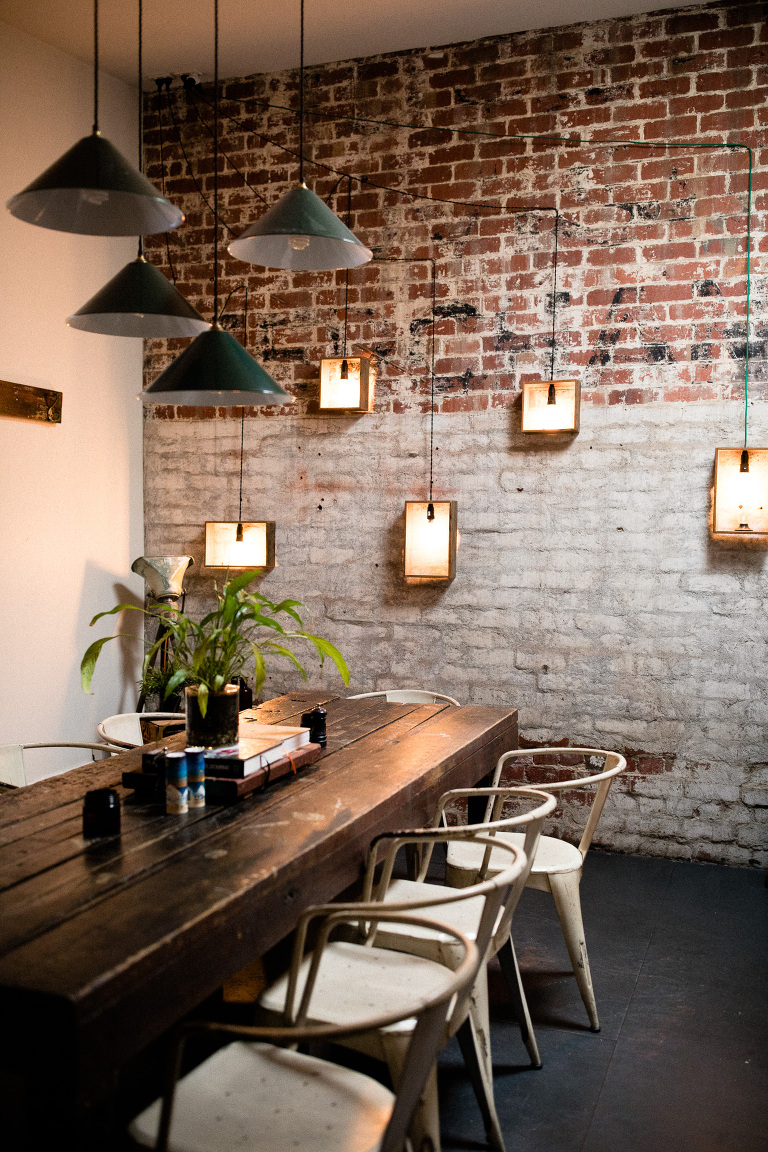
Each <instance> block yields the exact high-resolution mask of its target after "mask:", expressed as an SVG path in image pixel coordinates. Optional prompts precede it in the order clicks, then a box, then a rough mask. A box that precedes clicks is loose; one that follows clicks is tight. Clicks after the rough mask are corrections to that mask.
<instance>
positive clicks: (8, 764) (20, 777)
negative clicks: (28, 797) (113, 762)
mask: <svg viewBox="0 0 768 1152" xmlns="http://www.w3.org/2000/svg"><path fill="white" fill-rule="evenodd" d="M27 748H90V749H91V750H92V751H98V752H106V753H107V754H108V755H110V756H114V755H115V754H116V753H117V752H122V751H123V749H122V748H117V747H115V746H114V745H113V744H73V743H70V742H61V741H57V742H55V743H47V742H46V743H43V744H0V785H4V786H6V787H9V788H23V787H24V786H25V785H26V783H27V770H26V767H25V764H24V751H25V749H27ZM92 759H94V760H95V759H96V757H95V756H94V757H92Z"/></svg>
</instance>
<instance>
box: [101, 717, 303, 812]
mask: <svg viewBox="0 0 768 1152" xmlns="http://www.w3.org/2000/svg"><path fill="white" fill-rule="evenodd" d="M322 751H323V750H322V748H321V747H320V745H319V744H312V743H310V740H309V728H295V727H289V726H287V725H278V724H260V723H258V722H257V721H254V720H250V719H249V718H248V717H246V723H243V718H242V717H241V723H240V740H239V742H238V744H237V745H236V746H235V747H233V748H216V749H212V750H211V751H210V752H206V753H205V794H206V800H207V802H208V803H210V804H231V803H233V801H235V800H239V799H241V798H242V797H243V796H248V795H250V793H251V792H255V791H256V789H257V788H263V787H266V785H267V784H269V783H270V781H273V780H279V779H280V777H281V776H288V775H290V774H291V773H295V772H296V771H297V770H298V769H299V768H304V767H305V766H306V765H307V764H313V763H314V761H315V760H317V759H318V758H319V757H320V755H321V754H322ZM123 784H124V786H125V787H126V788H134V789H136V790H137V791H138V792H140V793H144V794H146V795H150V794H151V793H152V791H153V789H155V788H156V784H157V776H156V775H155V776H147V775H145V773H143V772H137V771H131V772H124V773H123Z"/></svg>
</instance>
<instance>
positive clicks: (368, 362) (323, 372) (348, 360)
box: [320, 354, 376, 412]
mask: <svg viewBox="0 0 768 1152" xmlns="http://www.w3.org/2000/svg"><path fill="white" fill-rule="evenodd" d="M375 388H376V369H375V366H374V365H373V362H372V357H371V356H370V355H369V354H366V355H363V356H335V357H333V358H329V359H325V360H321V361H320V411H321V412H370V411H371V409H372V408H373V396H374V391H375Z"/></svg>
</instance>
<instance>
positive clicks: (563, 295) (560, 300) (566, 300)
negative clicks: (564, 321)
mask: <svg viewBox="0 0 768 1152" xmlns="http://www.w3.org/2000/svg"><path fill="white" fill-rule="evenodd" d="M570 302H571V294H570V292H556V293H555V304H556V306H557V307H558V308H567V307H568V305H569V304H570ZM545 307H546V309H547V312H549V313H550V315H551V313H552V293H551V292H548V293H547V297H546V301H545Z"/></svg>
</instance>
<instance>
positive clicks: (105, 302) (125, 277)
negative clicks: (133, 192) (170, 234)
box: [67, 0, 210, 338]
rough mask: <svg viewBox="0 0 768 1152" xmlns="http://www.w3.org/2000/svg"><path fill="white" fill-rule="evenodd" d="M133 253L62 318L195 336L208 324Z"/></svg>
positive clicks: (84, 324) (107, 331)
mask: <svg viewBox="0 0 768 1152" xmlns="http://www.w3.org/2000/svg"><path fill="white" fill-rule="evenodd" d="M142 29H143V3H142V0H139V76H138V88H139V171H140V172H141V169H142V140H143V127H144V116H143V112H144V107H143V104H144V93H143V90H142V83H143V76H142V71H143V68H142V44H143V38H142ZM142 247H143V245H142V240H141V238H140V239H139V254H138V256H137V257H136V259H135V260H132V261H131V263H130V264H126V266H125V268H123V269H122V271H121V272H118V274H117V276H113V278H112V279H111V280H110V281H109V283H108V284H105V285H104V287H103V288H101V289H100V290H99V291H98V292H97V293H96V295H95V296H92V297H91V299H90V300H89V301H88V302H87V303H86V304H83V306H82V308H78V310H77V312H75V314H74V316H70V317H69V319H68V320H67V324H69V326H70V328H79V329H80V330H81V331H82V332H98V333H100V334H101V335H103V336H134V337H145V338H151V337H153V336H197V335H198V333H199V332H205V331H207V329H208V328H210V324H209V323H208V321H207V320H206V319H205V318H204V317H203V316H201V315H200V313H199V312H198V311H197V309H196V308H193V307H192V305H191V304H188V303H187V301H186V300H185V299H184V297H183V296H182V295H181V293H180V292H179V291H178V290H177V289H176V287H175V286H174V285H173V284H171V282H170V280H167V279H166V277H165V276H164V275H163V273H162V272H161V271H160V269H159V268H156V267H155V266H154V264H149V263H147V261H146V260H145V259H144V255H143V252H142Z"/></svg>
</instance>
